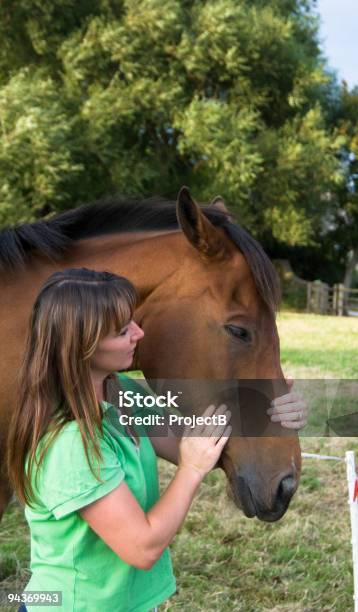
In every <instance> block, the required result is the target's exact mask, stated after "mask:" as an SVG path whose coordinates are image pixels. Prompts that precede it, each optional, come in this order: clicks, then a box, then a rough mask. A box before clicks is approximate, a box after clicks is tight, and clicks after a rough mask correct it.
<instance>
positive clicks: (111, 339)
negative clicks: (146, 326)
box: [90, 321, 144, 374]
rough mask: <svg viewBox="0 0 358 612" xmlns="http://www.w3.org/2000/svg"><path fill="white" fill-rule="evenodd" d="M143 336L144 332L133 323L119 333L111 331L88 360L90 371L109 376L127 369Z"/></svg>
mask: <svg viewBox="0 0 358 612" xmlns="http://www.w3.org/2000/svg"><path fill="white" fill-rule="evenodd" d="M143 336H144V331H143V330H142V329H141V328H140V327H139V325H137V323H135V321H130V322H129V323H128V324H127V325H125V326H124V327H123V328H122V329H121V331H120V332H119V333H118V332H116V331H114V330H113V331H111V332H110V333H109V334H108V335H107V336H105V337H104V338H102V340H100V341H99V343H98V346H97V348H96V350H95V352H94V353H93V355H92V357H91V359H90V365H91V370H92V371H96V372H101V373H104V374H109V373H110V372H115V371H118V370H125V369H127V368H129V366H130V365H131V363H132V361H133V355H134V349H135V348H136V346H137V342H138V341H139V340H140V339H141V338H143Z"/></svg>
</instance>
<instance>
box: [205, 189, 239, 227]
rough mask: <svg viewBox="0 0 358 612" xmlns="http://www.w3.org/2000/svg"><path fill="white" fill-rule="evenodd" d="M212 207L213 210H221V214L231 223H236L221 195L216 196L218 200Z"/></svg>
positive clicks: (213, 202) (215, 200) (212, 202)
mask: <svg viewBox="0 0 358 612" xmlns="http://www.w3.org/2000/svg"><path fill="white" fill-rule="evenodd" d="M210 206H212V207H213V208H216V210H220V211H221V212H223V213H225V215H226V216H227V218H228V219H229V221H231V222H234V217H233V216H232V214H231V213H230V211H229V210H228V209H227V208H226V204H225V200H224V198H222V197H221V196H220V195H218V196H216V198H214V199H213V200H212V201H211V202H210Z"/></svg>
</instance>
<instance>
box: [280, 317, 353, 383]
mask: <svg viewBox="0 0 358 612" xmlns="http://www.w3.org/2000/svg"><path fill="white" fill-rule="evenodd" d="M277 327H278V332H279V336H280V346H281V363H282V367H283V371H284V372H285V373H292V375H293V376H297V377H298V378H358V317H331V316H323V315H313V314H304V313H299V314H297V313H291V312H283V313H280V314H279V315H278V317H277Z"/></svg>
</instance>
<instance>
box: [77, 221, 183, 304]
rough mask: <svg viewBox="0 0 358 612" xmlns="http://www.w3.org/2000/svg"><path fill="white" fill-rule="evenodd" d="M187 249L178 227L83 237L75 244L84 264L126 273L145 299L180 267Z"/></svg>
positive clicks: (78, 255) (124, 274) (123, 274)
mask: <svg viewBox="0 0 358 612" xmlns="http://www.w3.org/2000/svg"><path fill="white" fill-rule="evenodd" d="M186 249H187V243H186V241H185V239H184V238H183V234H182V232H181V231H179V230H175V231H170V232H150V233H149V232H145V233H144V232H135V233H134V232H133V233H127V234H112V235H111V236H102V237H98V238H92V239H86V240H81V241H79V242H78V243H77V245H76V246H75V250H76V253H75V259H77V258H78V260H79V261H81V264H80V265H82V266H83V265H85V266H87V267H91V265H92V266H94V267H95V268H96V269H103V270H105V269H107V270H111V271H112V272H115V273H116V274H120V275H122V276H125V277H127V278H128V279H129V280H130V281H131V282H132V283H133V284H134V286H135V287H136V289H137V291H138V293H139V296H140V300H141V302H143V301H144V300H145V299H146V297H147V296H148V295H149V294H150V293H151V292H152V291H154V289H156V288H157V287H158V286H159V285H160V284H161V283H162V282H163V281H164V280H165V278H167V277H168V276H169V275H170V274H172V273H173V272H174V271H175V270H176V269H177V268H178V266H179V265H180V262H181V261H182V259H183V257H184V256H185V251H186ZM71 259H72V261H73V258H71ZM71 265H72V263H71Z"/></svg>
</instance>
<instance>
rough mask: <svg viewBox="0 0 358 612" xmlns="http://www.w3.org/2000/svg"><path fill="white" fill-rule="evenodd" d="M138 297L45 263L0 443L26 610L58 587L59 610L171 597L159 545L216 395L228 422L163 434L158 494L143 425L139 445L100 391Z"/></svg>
mask: <svg viewBox="0 0 358 612" xmlns="http://www.w3.org/2000/svg"><path fill="white" fill-rule="evenodd" d="M136 304H137V294H136V291H135V289H134V287H133V285H132V284H131V283H130V282H129V281H128V280H127V279H125V278H123V277H120V276H117V275H115V274H111V273H108V272H96V271H92V270H87V269H85V268H81V269H68V270H64V271H62V272H56V273H54V274H52V276H50V278H49V279H48V280H47V281H46V282H45V284H44V285H43V287H42V289H41V291H40V293H39V295H38V297H37V299H36V301H35V303H34V306H33V310H32V314H31V319H30V326H29V333H28V338H27V345H26V349H25V356H24V361H23V365H22V369H21V372H20V376H19V389H20V397H19V401H18V403H17V407H16V410H15V412H14V415H13V419H12V423H11V428H10V435H9V451H8V469H9V474H10V478H11V480H12V483H13V486H14V489H15V491H16V493H17V496H18V498H19V500H20V501H21V502H23V503H25V516H26V519H27V521H28V523H29V527H30V533H31V570H32V577H31V579H30V582H29V583H28V585H27V586H26V592H30V591H31V592H33V591H36V592H37V595H35V594H34V595H33V597H32V599H31V595H30V593H29V595H28V599H25V602H27V603H28V604H29V605H30V604H31V607H30V609H31V610H35V611H36V610H44V609H47V608H48V609H52V606H51V608H50V605H51V604H53V603H56V601H57V597H58V596H59V593H60V594H61V596H62V600H61V606H59V607H57V609H60V610H64V611H65V612H70V611H72V610H73V611H76V612H80V611H82V610H86V612H87V611H89V610H96V611H97V609H98V608H99V606H101V607H103V609H104V610H106V612H107V610H116V611H118V612H119V611H123V612H124V611H125V612H127V611H132V612H147V611H148V610H151V609H153V608H154V606H157V605H159V604H160V603H162V602H163V601H165V600H166V599H167V598H168V597H170V596H171V595H172V594H173V593H174V592H175V590H176V583H175V578H174V575H173V571H172V565H171V560H170V554H169V549H168V545H169V544H170V542H171V541H172V539H173V537H174V536H175V534H176V533H177V531H178V530H179V529H180V527H181V525H182V523H183V521H184V519H185V516H186V514H187V512H188V510H189V507H190V504H191V502H192V500H193V497H194V495H195V492H196V490H197V489H198V487H199V485H200V483H201V481H202V479H203V478H204V476H205V475H206V474H207V473H208V472H209V471H210V470H211V469H212V468H213V467H214V466H215V464H216V463H217V460H218V458H219V456H220V454H221V452H222V449H223V447H224V445H225V443H226V441H227V439H228V436H229V435H230V431H231V427H230V425H229V424H228V421H229V419H230V412H229V411H228V410H227V408H226V406H225V405H221V406H219V408H218V409H216V410H215V407H214V406H209V407H208V408H207V410H206V411H205V413H204V414H207V415H210V416H212V415H214V414H224V415H226V424H225V425H221V426H215V425H212V426H211V427H210V426H209V425H207V426H203V427H198V426H197V427H196V428H195V433H197V434H200V436H199V435H197V436H195V437H190V436H186V435H184V436H183V437H182V438H181V440H180V442H179V441H178V440H177V439H176V438H172V439H171V440H169V443H168V439H165V438H162V439H161V444H162V453H161V456H165V457H166V458H168V459H169V460H171V461H172V462H173V463H175V464H177V466H178V468H177V471H176V473H175V475H174V478H173V479H172V481H171V482H170V484H169V486H168V488H167V489H166V491H165V492H164V493H163V495H162V496H161V498H159V488H158V478H157V465H156V455H155V452H154V450H153V446H152V444H151V442H150V439H149V438H148V436H147V435H146V431H145V428H144V427H143V426H138V427H136V433H138V434H139V436H140V443H139V444H138V439H137V438H136V436H134V435H133V432H131V431H130V430H128V429H125V428H124V427H123V426H121V425H120V423H119V419H118V414H117V412H116V409H115V407H114V406H113V405H111V404H110V403H108V402H107V401H106V397H107V395H106V389H107V383H108V382H110V381H111V379H113V377H115V376H117V374H114V373H115V372H117V371H118V370H124V369H127V368H129V367H130V365H131V363H132V359H133V353H134V349H135V347H136V345H137V343H138V342H139V340H140V339H141V338H142V337H143V335H144V332H143V330H142V329H141V328H140V327H139V326H138V325H137V324H136V323H135V322H134V321H133V319H132V317H133V313H134V310H135V307H136ZM118 376H119V379H120V382H121V385H122V386H123V385H124V386H126V385H127V387H128V385H129V386H130V384H131V382H130V380H129V379H128V378H127V377H125V376H124V375H118ZM292 397H293V394H287V395H286V396H284V398H286V399H285V401H284V402H283V403H282V405H281V407H280V408H279V410H277V409H276V417H277V414H281V415H282V414H285V407H287V402H290V404H289V407H291V409H292V406H294V403H293V402H292ZM287 398H288V399H287ZM280 399H281V401H282V400H283V398H280ZM279 411H280V412H279ZM286 412H289V408H288V410H287V411H286ZM292 414H293V412H292V411H291V416H292ZM284 418H285V419H286V421H287V420H289V419H290V415H289V416H287V415H286V416H285V417H284ZM291 426H296V427H297V422H295V421H291ZM185 433H186V432H185ZM165 440H166V441H165ZM165 445H166V446H167V449H166V450H165V449H164V447H165ZM95 464H96V465H95ZM37 602H46V603H48V606H46V605H45V606H44V605H41V606H36V605H33V604H36V603H37ZM20 609H21V610H26V607H25V606H21V608H20Z"/></svg>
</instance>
